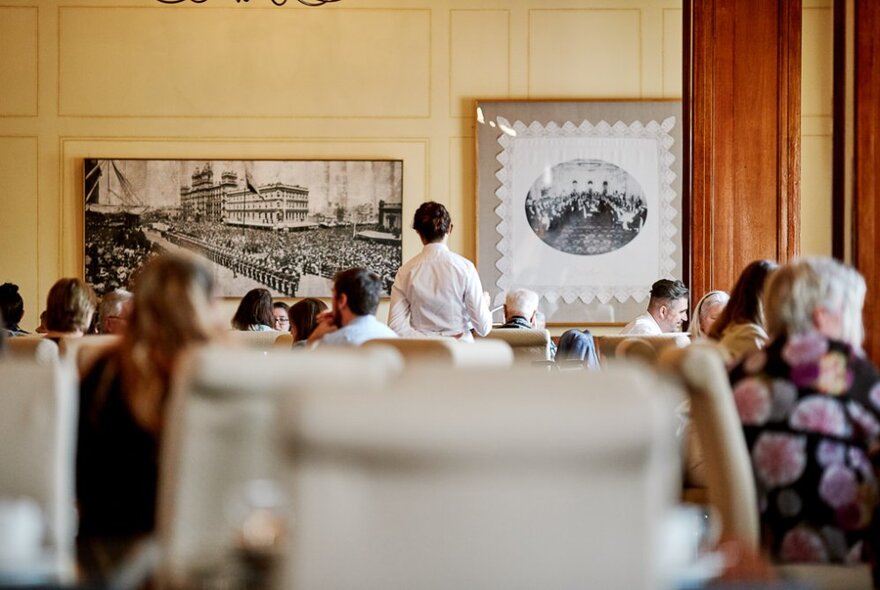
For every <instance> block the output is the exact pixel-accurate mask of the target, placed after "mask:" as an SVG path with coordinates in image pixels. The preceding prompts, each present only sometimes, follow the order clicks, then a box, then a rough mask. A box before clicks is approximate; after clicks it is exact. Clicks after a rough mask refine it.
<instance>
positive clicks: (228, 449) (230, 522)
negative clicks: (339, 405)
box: [157, 346, 400, 588]
mask: <svg viewBox="0 0 880 590" xmlns="http://www.w3.org/2000/svg"><path fill="white" fill-rule="evenodd" d="M388 353H389V351H388V350H387V349H385V350H377V351H369V350H360V349H327V350H317V351H308V352H307V353H302V354H297V353H294V352H288V353H284V352H280V351H279V352H277V353H275V354H268V355H267V354H264V353H263V352H261V351H260V350H253V349H241V348H228V347H219V346H215V347H207V348H204V349H202V350H198V351H196V352H194V353H193V354H192V355H191V356H190V357H189V358H187V359H186V360H185V361H184V362H183V364H182V367H181V370H180V374H179V378H178V379H176V382H175V384H174V386H173V391H172V394H171V400H170V402H169V408H168V411H167V422H166V431H165V434H164V436H163V444H162V451H161V460H160V481H159V494H158V507H157V526H158V532H159V540H160V545H161V557H160V568H159V569H160V572H159V578H160V580H161V581H162V584H163V586H164V587H174V588H186V587H195V586H198V583H197V582H196V581H194V580H193V578H192V576H193V573H194V572H197V571H200V570H204V569H205V568H207V569H211V568H217V567H219V566H220V564H222V563H223V562H224V560H228V558H229V552H230V550H231V548H232V547H233V546H234V543H235V539H234V537H235V535H236V527H237V526H238V525H239V524H240V523H237V522H235V521H234V519H233V518H231V517H230V516H229V510H230V508H229V507H230V504H231V503H232V502H234V501H235V496H236V494H237V493H239V492H240V491H241V489H242V488H243V486H246V485H247V484H248V482H252V481H257V480H264V479H269V480H271V479H273V478H275V477H276V476H277V470H276V465H277V460H276V453H275V448H276V447H275V444H274V442H275V416H276V413H277V401H278V398H279V396H282V395H286V394H289V393H291V392H303V391H306V392H317V393H318V394H331V393H333V392H338V391H350V392H357V393H358V394H363V393H366V392H369V391H371V390H373V389H375V388H379V387H382V386H384V384H385V383H386V382H387V380H389V379H390V378H391V377H392V376H393V375H394V374H395V371H397V370H398V368H399V364H400V361H399V359H397V365H395V363H394V362H392V361H393V360H394V359H391V358H390V357H389V356H388Z"/></svg>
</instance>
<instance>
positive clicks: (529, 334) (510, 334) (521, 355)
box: [486, 328, 552, 364]
mask: <svg viewBox="0 0 880 590" xmlns="http://www.w3.org/2000/svg"><path fill="white" fill-rule="evenodd" d="M486 338H492V339H496V340H503V341H504V342H507V343H508V344H509V345H510V347H511V348H512V349H513V357H514V360H515V362H516V363H525V364H530V363H531V362H533V361H549V360H552V359H551V358H550V332H548V331H547V330H527V329H522V328H495V329H493V330H492V331H491V332H489V334H488V335H487V336H486Z"/></svg>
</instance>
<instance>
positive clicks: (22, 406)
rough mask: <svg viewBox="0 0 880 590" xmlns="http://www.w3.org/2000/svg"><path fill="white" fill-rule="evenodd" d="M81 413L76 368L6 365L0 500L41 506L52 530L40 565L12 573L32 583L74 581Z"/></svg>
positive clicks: (0, 384)
mask: <svg viewBox="0 0 880 590" xmlns="http://www.w3.org/2000/svg"><path fill="white" fill-rule="evenodd" d="M76 413H77V388H76V377H75V375H74V373H73V370H72V368H71V367H69V366H67V365H65V364H59V363H54V364H50V365H48V366H46V365H40V364H37V363H36V362H35V361H32V360H25V359H20V358H19V359H10V360H5V361H0V497H2V498H22V497H23V498H29V499H31V500H33V501H35V502H36V503H37V505H38V506H39V507H40V510H41V511H42V516H43V519H44V521H45V525H46V529H47V530H46V535H45V543H43V546H42V547H41V553H40V555H39V556H37V557H39V559H37V560H35V562H34V563H16V564H14V565H15V566H17V567H18V568H20V569H21V571H19V572H11V573H12V574H30V575H26V576H25V578H24V579H25V580H29V581H30V582H32V581H33V580H35V579H36V580H40V579H41V576H42V575H45V576H47V577H50V578H51V579H53V580H55V581H58V582H62V583H64V582H70V581H72V579H73V572H74V567H73V565H74V559H73V552H74V536H75V534H76V509H75V502H74V483H73V478H74V453H75V449H76ZM7 524H8V523H7ZM6 533H9V531H4V534H6ZM4 538H6V537H5V536H4ZM21 542H22V543H24V540H23V539H22V540H21ZM32 557H33V556H32ZM6 565H9V564H6ZM28 568H32V571H30V572H29V571H27V570H28ZM4 573H6V574H9V573H10V572H4ZM0 577H3V576H0ZM13 580H14V578H13Z"/></svg>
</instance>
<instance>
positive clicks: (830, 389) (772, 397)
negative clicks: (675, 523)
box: [731, 258, 880, 587]
mask: <svg viewBox="0 0 880 590" xmlns="http://www.w3.org/2000/svg"><path fill="white" fill-rule="evenodd" d="M864 298H865V281H864V279H863V278H862V277H861V275H859V274H858V273H857V272H856V271H855V270H853V269H851V268H849V267H845V266H843V265H841V264H840V263H838V262H836V261H833V260H831V259H820V258H815V259H802V260H799V261H795V262H792V263H790V264H788V265H786V266H784V267H782V268H780V269H779V270H778V271H777V272H776V273H775V274H774V275H773V277H772V278H771V279H770V283H769V285H768V286H767V291H766V301H765V303H766V314H767V326H768V332H769V334H770V337H771V343H770V345H769V346H768V347H767V348H766V349H764V350H760V351H757V352H755V353H753V354H751V355H750V356H748V357H747V358H746V359H745V360H744V361H743V362H742V363H741V364H740V365H739V366H738V367H736V368H735V369H734V370H733V372H732V373H731V383H732V385H733V395H734V399H735V402H736V407H737V410H738V412H739V415H740V419H741V421H742V424H743V429H744V432H745V437H746V442H747V443H748V447H749V452H750V455H751V460H752V466H753V469H754V473H755V483H756V485H757V489H758V498H759V504H760V506H759V508H760V514H761V524H762V541H763V543H764V545H765V546H766V547H767V548H768V549H769V550H770V552H771V555H772V556H773V557H774V559H776V560H777V561H779V562H783V563H797V562H814V563H816V562H818V563H843V564H856V563H859V562H862V561H871V562H873V563H875V564H876V560H875V556H876V555H877V550H878V549H880V536H878V533H880V527H878V524H880V522H878V518H877V517H876V512H877V506H878V467H880V462H878V458H880V375H878V372H877V370H876V368H875V367H874V366H873V365H872V364H871V363H870V362H869V361H868V360H867V359H866V358H865V357H864V354H863V353H862V351H861V342H862V337H863V332H862V325H861V310H862V305H863V304H864ZM874 579H875V587H876V585H877V582H878V581H880V578H878V576H877V571H876V568H875V571H874Z"/></svg>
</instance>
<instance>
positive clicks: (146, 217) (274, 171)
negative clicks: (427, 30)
mask: <svg viewBox="0 0 880 590" xmlns="http://www.w3.org/2000/svg"><path fill="white" fill-rule="evenodd" d="M83 178H84V200H85V277H86V280H87V281H88V282H89V283H90V284H91V285H92V287H93V288H94V289H95V291H96V292H97V293H98V294H99V295H102V294H104V293H107V292H109V291H112V290H113V289H116V288H130V283H131V281H132V278H133V275H135V273H136V272H137V270H138V269H139V268H140V267H141V266H142V265H143V263H144V262H145V261H146V260H147V259H148V258H149V257H150V256H153V255H155V254H158V253H161V252H164V251H174V250H187V251H189V252H191V253H193V254H195V255H197V256H199V257H201V258H202V259H203V260H204V261H205V262H206V263H207V264H208V265H209V266H210V267H211V268H212V270H213V272H214V274H215V278H216V279H217V285H218V287H219V293H218V294H219V295H220V296H225V297H241V296H243V295H244V294H245V293H246V292H247V291H249V290H250V289H253V288H256V287H264V288H267V289H269V291H270V292H271V293H272V295H273V296H276V297H330V296H331V290H332V279H333V275H334V274H335V273H336V272H337V271H339V270H344V269H346V268H351V267H356V266H359V267H364V268H368V269H370V270H372V271H374V272H375V273H377V274H378V275H379V276H380V277H381V279H382V284H383V286H384V294H385V295H388V294H389V293H390V289H391V285H392V283H393V282H394V277H395V275H396V273H397V269H398V267H399V266H400V263H401V257H402V251H401V250H402V241H401V230H402V219H401V215H402V211H401V207H402V200H403V162H402V160H144V159H86V160H84V162H83Z"/></svg>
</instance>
